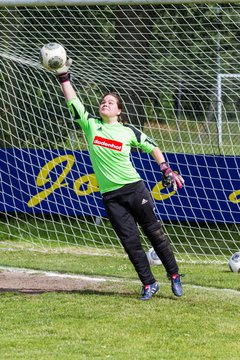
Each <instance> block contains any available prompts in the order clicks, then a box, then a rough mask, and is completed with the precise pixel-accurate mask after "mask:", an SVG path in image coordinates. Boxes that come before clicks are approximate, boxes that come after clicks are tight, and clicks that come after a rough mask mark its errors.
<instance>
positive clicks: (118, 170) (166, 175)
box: [57, 59, 184, 300]
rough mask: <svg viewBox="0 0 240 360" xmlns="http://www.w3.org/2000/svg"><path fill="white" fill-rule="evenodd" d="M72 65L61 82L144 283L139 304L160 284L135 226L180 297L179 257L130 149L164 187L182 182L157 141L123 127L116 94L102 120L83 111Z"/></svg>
mask: <svg viewBox="0 0 240 360" xmlns="http://www.w3.org/2000/svg"><path fill="white" fill-rule="evenodd" d="M70 65H71V59H68V60H67V62H66V64H65V66H64V67H62V68H60V69H58V70H57V77H58V80H59V82H60V84H61V88H62V91H63V94H64V96H65V99H66V102H67V105H68V107H69V109H70V111H71V113H72V115H73V117H74V118H75V119H76V120H77V121H78V123H79V125H80V127H81V128H82V130H83V131H84V133H85V136H86V138H87V142H88V146H89V153H90V158H91V162H92V166H93V170H94V172H95V175H96V178H97V181H98V185H99V189H100V192H101V195H102V198H103V203H104V206H105V209H106V212H107V214H108V217H109V220H110V222H111V224H112V227H113V229H114V230H115V232H116V234H117V235H118V237H119V239H120V241H121V243H122V245H123V247H124V249H125V251H126V253H127V254H128V257H129V259H130V261H131V262H132V264H133V266H134V268H135V270H136V272H137V274H138V276H139V279H140V280H141V282H142V292H141V300H148V299H150V298H151V297H152V296H153V295H154V294H155V293H156V292H157V291H158V290H159V284H158V283H157V281H156V279H155V278H154V276H153V274H152V271H151V268H150V265H149V262H148V259H147V256H146V253H145V251H144V249H143V248H142V245H141V242H140V238H139V233H138V227H137V224H139V225H140V226H141V228H142V230H143V232H144V234H145V235H146V236H147V237H148V239H149V241H150V242H151V244H152V246H153V248H154V250H155V252H156V254H157V255H158V257H159V258H160V260H161V262H162V264H163V266H164V267H165V269H166V272H167V275H168V278H169V279H170V281H171V288H172V291H173V293H174V294H175V295H176V296H181V295H182V293H183V292H182V284H181V280H180V275H179V269H178V265H177V262H176V259H175V256H174V254H173V251H172V249H171V246H170V242H169V239H168V237H167V236H166V235H165V233H164V232H163V229H162V226H161V224H160V222H159V220H158V219H157V217H156V215H155V213H154V204H153V200H152V198H151V195H150V193H149V191H148V190H147V188H146V187H145V184H144V182H143V181H142V180H141V178H140V176H139V174H138V173H137V171H136V169H135V168H134V167H133V165H132V163H131V161H130V150H131V147H139V148H140V149H142V150H143V151H144V152H146V153H150V154H151V155H152V156H153V158H154V159H155V160H156V162H157V163H158V164H159V166H160V170H161V172H162V181H163V185H164V186H165V187H170V186H173V189H174V190H175V191H177V189H178V188H182V186H183V184H184V180H183V178H182V177H181V175H177V174H175V173H174V172H173V171H172V169H171V168H170V167H169V165H168V164H167V163H166V161H165V159H164V156H163V154H162V152H161V151H160V149H159V148H158V147H157V145H156V144H155V143H154V141H152V140H151V139H149V138H148V137H147V136H146V135H145V134H144V133H142V132H141V131H139V130H138V129H136V128H135V127H134V126H132V125H128V124H127V125H126V124H122V123H121V121H120V115H121V112H122V101H121V99H120V97H119V96H118V94H116V93H111V92H110V93H108V94H106V95H104V96H103V98H102V100H101V102H100V105H99V115H100V116H99V117H96V116H92V115H90V114H89V113H88V112H87V111H86V110H85V107H84V105H83V104H82V103H81V101H80V100H79V98H78V96H77V94H76V92H75V90H74V88H73V86H72V84H71V82H70V73H69V67H70Z"/></svg>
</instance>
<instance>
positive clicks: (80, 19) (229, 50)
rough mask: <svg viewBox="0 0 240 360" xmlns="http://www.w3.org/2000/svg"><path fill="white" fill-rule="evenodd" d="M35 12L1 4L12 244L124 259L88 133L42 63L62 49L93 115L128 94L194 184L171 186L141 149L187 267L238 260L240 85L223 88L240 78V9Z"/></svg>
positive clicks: (0, 222) (1, 146)
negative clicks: (113, 94)
mask: <svg viewBox="0 0 240 360" xmlns="http://www.w3.org/2000/svg"><path fill="white" fill-rule="evenodd" d="M20 5H21V6H20ZM27 5H28V2H25V3H24V2H23V1H21V2H19V1H15V2H13V1H3V2H2V7H0V32H1V39H0V42H1V47H0V121H1V129H0V189H1V191H0V240H1V246H10V245H11V246H25V247H30V248H31V247H32V248H35V247H40V248H42V249H47V250H48V249H50V248H53V249H55V248H63V249H65V250H66V249H69V250H71V249H72V248H75V247H77V248H79V249H85V248H86V247H90V248H95V249H100V250H101V249H103V250H104V251H110V252H112V251H114V252H118V251H120V252H122V247H121V244H120V243H119V240H118V239H117V237H116V234H115V233H114V231H113V230H112V228H111V225H110V223H109V221H108V219H107V216H106V213H105V210H104V207H103V204H102V200H101V196H100V193H99V191H98V187H97V182H96V179H95V175H94V173H93V170H92V166H91V162H90V159H89V154H88V149H87V144H86V141H85V137H84V135H83V133H82V131H81V129H80V128H79V127H78V126H76V124H75V123H74V121H73V120H72V119H71V116H70V114H69V111H68V109H67V107H66V103H65V100H64V98H63V95H62V93H61V90H60V87H59V84H58V82H57V81H56V79H55V77H54V76H53V74H51V73H50V72H47V71H44V70H43V69H42V68H41V66H40V64H39V51H40V48H41V47H42V46H43V45H44V44H46V43H48V42H52V41H55V42H59V43H61V44H63V45H64V46H65V48H66V49H67V51H68V53H69V55H70V56H71V58H72V59H73V66H72V80H73V84H74V87H75V89H76V90H77V92H78V95H79V97H80V98H81V100H82V101H83V103H84V104H85V106H86V108H87V109H88V111H89V112H90V113H93V114H97V113H98V101H99V98H101V97H102V95H103V94H104V93H105V92H107V91H109V90H115V91H117V92H118V93H119V94H120V95H121V97H122V99H123V101H124V105H125V112H124V114H123V115H124V116H123V117H124V119H125V120H127V121H128V122H130V123H131V124H134V125H135V126H136V127H138V128H139V129H141V130H142V131H143V132H145V133H146V134H147V135H149V136H150V137H151V138H153V139H154V140H155V141H156V142H157V144H158V146H159V147H160V149H161V150H162V151H163V152H164V154H165V156H166V159H167V161H168V162H169V163H170V164H171V167H172V168H173V169H174V170H175V171H178V172H180V173H181V174H182V175H183V177H184V179H185V182H186V185H185V187H184V189H182V190H180V191H179V192H178V193H175V192H174V191H172V189H170V190H167V189H163V187H162V183H161V173H160V170H159V167H158V166H157V164H156V163H155V161H154V160H153V158H151V156H149V155H147V154H144V153H140V152H138V151H137V150H135V149H133V152H132V155H131V158H132V161H133V163H134V165H135V166H136V169H137V171H138V172H139V173H140V175H141V177H142V178H143V179H144V181H145V182H146V184H147V186H148V188H149V190H150V191H151V193H152V196H153V198H154V200H155V204H156V212H157V214H158V216H159V219H160V220H161V222H162V223H163V226H164V229H165V231H166V233H167V234H168V235H169V237H170V240H171V244H172V246H173V249H174V252H175V254H176V256H177V258H178V260H179V261H180V260H194V261H196V260H198V261H226V259H228V257H229V255H230V254H231V253H233V252H235V251H237V250H238V249H239V241H240V211H239V203H240V186H239V168H240V143H239V134H240V119H239V111H240V100H239V90H240V89H239V84H240V82H239V78H231V79H227V78H224V80H223V79H222V85H221V99H220V100H219V82H218V79H219V74H233V73H234V74H237V73H238V72H239V63H240V42H239V26H240V15H239V14H240V4H237V3H236V4H235V3H227V4H221V5H220V4H212V3H211V4H209V3H202V4H194V3H192V2H189V3H185V4H171V3H168V4H167V3H166V2H165V3H161V2H158V1H155V2H154V4H150V2H149V1H148V2H147V1H146V3H144V2H142V3H141V2H139V4H134V5H124V4H123V5H122V4H121V2H119V3H117V2H112V3H111V1H108V2H107V4H106V3H104V2H99V5H96V4H93V5H91V2H89V3H88V2H87V1H85V2H84V3H82V4H81V3H80V2H79V3H77V4H76V2H75V4H74V2H72V3H71V1H68V2H67V3H66V5H64V1H61V2H60V1H59V5H57V1H55V2H54V5H51V2H50V1H49V4H47V2H41V1H38V2H36V4H35V6H33V4H30V5H32V6H27ZM140 233H141V229H140ZM141 237H142V243H143V245H144V247H145V248H146V249H147V248H148V247H150V244H148V241H147V239H146V238H145V237H144V236H143V234H142V233H141Z"/></svg>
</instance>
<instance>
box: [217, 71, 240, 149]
mask: <svg viewBox="0 0 240 360" xmlns="http://www.w3.org/2000/svg"><path fill="white" fill-rule="evenodd" d="M229 78H235V79H237V78H238V79H240V74H221V73H220V74H218V76H217V128H218V145H219V148H221V147H222V145H223V142H222V81H223V80H224V79H229Z"/></svg>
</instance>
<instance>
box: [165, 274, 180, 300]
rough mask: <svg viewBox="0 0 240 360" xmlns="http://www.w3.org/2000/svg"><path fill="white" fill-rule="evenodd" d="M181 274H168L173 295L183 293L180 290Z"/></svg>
mask: <svg viewBox="0 0 240 360" xmlns="http://www.w3.org/2000/svg"><path fill="white" fill-rule="evenodd" d="M181 276H182V275H179V274H173V275H169V276H168V277H169V279H170V280H171V286H172V292H173V293H174V295H176V296H178V297H180V296H182V294H183V290H182V284H181V279H180V277H181Z"/></svg>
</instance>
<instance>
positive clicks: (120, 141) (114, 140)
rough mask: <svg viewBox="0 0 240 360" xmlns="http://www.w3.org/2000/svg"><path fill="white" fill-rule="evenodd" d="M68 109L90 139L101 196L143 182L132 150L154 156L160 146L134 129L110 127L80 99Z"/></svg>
mask: <svg viewBox="0 0 240 360" xmlns="http://www.w3.org/2000/svg"><path fill="white" fill-rule="evenodd" d="M67 105H68V107H69V109H70V111H71V113H72V115H73V117H74V118H75V120H77V121H78V123H79V125H80V127H81V128H82V130H83V131H84V133H85V135H86V139H87V142H88V147H89V153H90V158H91V162H92V166H93V170H94V173H95V175H96V179H97V182H98V186H99V189H100V192H101V194H104V193H106V192H109V191H112V190H116V189H119V188H121V187H122V186H124V185H126V184H130V183H134V182H137V181H139V180H140V179H141V178H140V175H139V174H138V172H137V171H136V169H135V168H134V167H133V165H132V162H131V159H130V151H131V147H139V148H140V149H142V150H143V151H145V152H146V153H151V152H152V150H153V149H154V148H155V147H156V146H157V145H156V144H155V143H154V142H153V141H152V140H151V139H149V138H148V136H147V135H146V134H144V133H142V132H141V131H139V130H138V129H136V128H135V127H134V126H132V125H123V124H122V123H119V122H116V123H114V124H107V123H104V122H103V121H102V120H101V118H99V117H95V116H92V115H90V114H89V113H88V112H87V111H86V110H85V107H84V105H83V104H82V103H81V101H80V100H79V98H78V97H75V98H73V99H72V100H71V101H68V102H67Z"/></svg>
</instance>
